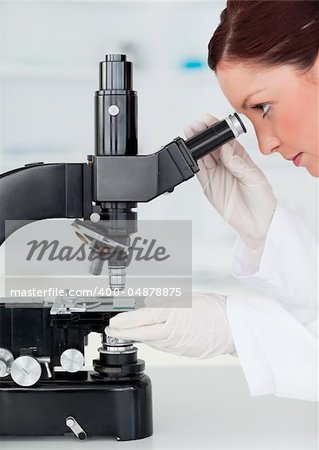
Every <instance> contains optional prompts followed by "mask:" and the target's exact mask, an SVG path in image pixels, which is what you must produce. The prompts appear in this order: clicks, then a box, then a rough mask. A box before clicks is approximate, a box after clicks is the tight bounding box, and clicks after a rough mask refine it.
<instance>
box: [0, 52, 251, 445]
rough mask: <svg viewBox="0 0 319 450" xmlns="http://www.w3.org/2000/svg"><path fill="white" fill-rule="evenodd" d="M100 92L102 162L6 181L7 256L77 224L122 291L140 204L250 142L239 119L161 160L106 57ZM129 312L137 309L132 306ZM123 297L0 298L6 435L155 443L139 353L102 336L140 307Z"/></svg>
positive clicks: (113, 58) (127, 76)
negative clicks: (226, 147) (146, 145)
mask: <svg viewBox="0 0 319 450" xmlns="http://www.w3.org/2000/svg"><path fill="white" fill-rule="evenodd" d="M99 80H100V83H99V89H98V90H97V91H96V93H95V153H94V155H91V156H88V158H87V161H86V162H82V163H53V164H44V163H42V162H41V163H32V164H27V165H26V166H25V167H22V168H18V169H15V170H12V171H9V172H7V173H3V174H2V175H0V245H2V244H3V243H4V241H5V240H6V239H8V237H10V236H11V235H12V234H13V233H15V232H16V231H18V230H20V229H21V228H22V227H24V226H25V225H27V224H29V223H30V222H35V221H40V220H44V219H61V218H65V219H74V222H73V228H74V232H75V233H76V235H77V236H78V237H79V238H80V239H81V241H82V242H83V243H84V244H85V245H86V246H87V247H88V248H89V249H90V254H91V255H94V258H91V261H90V267H89V271H90V273H91V274H93V275H95V276H102V275H101V274H102V272H103V266H104V265H105V264H106V263H107V265H108V276H109V286H110V289H111V290H113V291H115V290H120V291H121V290H123V289H124V288H125V284H126V271H127V270H129V267H128V265H129V258H128V254H129V249H130V246H131V237H132V235H133V234H134V233H136V231H137V224H138V222H137V212H136V208H137V204H138V203H139V202H149V201H151V200H153V199H155V198H157V197H159V196H160V195H162V194H164V193H167V192H172V191H173V190H174V188H175V187H176V186H178V185H179V184H181V183H183V182H184V181H186V180H188V179H190V178H192V177H193V176H194V175H195V174H196V172H198V170H199V167H198V165H197V160H198V159H199V158H202V157H203V156H204V155H206V154H208V153H210V152H212V151H214V150H215V149H217V148H219V147H220V146H221V145H223V144H225V143H226V142H229V141H231V140H232V139H234V138H237V137H238V136H239V135H240V134H242V133H244V132H246V130H245V127H244V125H243V123H242V122H241V120H240V118H239V116H238V115H237V114H234V115H230V116H229V117H227V118H226V119H225V120H221V121H220V122H218V123H216V124H215V125H213V126H212V127H210V128H208V129H206V130H205V131H203V132H201V133H199V134H197V135H195V136H194V137H192V138H191V139H188V140H184V139H182V138H181V137H177V138H176V139H174V140H173V141H172V142H170V143H169V144H167V145H165V146H164V147H162V148H161V149H160V150H158V151H157V152H156V153H153V154H148V155H138V140H137V94H136V92H135V91H134V90H133V87H132V63H131V62H129V61H127V59H126V56H125V55H121V54H109V55H106V58H105V60H104V61H102V62H101V63H100V65H99ZM130 301H131V303H130ZM130 301H127V302H126V303H125V304H124V306H123V299H122V303H121V301H120V300H119V299H118V298H117V297H116V296H107V297H103V298H77V297H72V296H68V295H65V296H60V297H59V296H58V297H56V298H55V299H54V301H52V302H49V301H47V300H45V299H43V301H39V299H38V298H28V300H27V302H25V301H24V302H18V301H16V299H12V298H11V299H10V298H3V299H0V436H64V435H68V434H70V435H74V436H76V437H77V438H79V439H85V438H87V437H90V436H91V437H93V436H111V437H115V438H117V439H118V440H123V441H125V440H132V439H141V438H145V437H148V436H150V435H151V434H152V432H153V421H152V390H151V381H150V378H149V377H148V376H147V375H146V374H145V362H144V361H143V360H141V359H138V357H137V348H136V347H134V343H133V342H128V341H122V340H118V339H114V338H112V337H110V336H107V335H106V334H105V331H104V330H105V327H106V326H107V325H109V321H110V319H111V318H112V317H113V316H115V315H116V314H119V313H121V312H122V311H129V310H131V309H134V308H137V307H139V306H141V305H140V299H135V300H134V302H133V304H132V301H133V300H132V299H130ZM91 332H96V333H99V334H100V335H101V338H102V345H101V347H100V348H99V358H98V359H96V360H94V361H93V370H85V369H84V364H85V361H84V349H85V346H86V345H87V339H88V335H89V334H90V333H91Z"/></svg>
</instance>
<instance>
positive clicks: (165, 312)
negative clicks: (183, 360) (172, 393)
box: [105, 293, 235, 359]
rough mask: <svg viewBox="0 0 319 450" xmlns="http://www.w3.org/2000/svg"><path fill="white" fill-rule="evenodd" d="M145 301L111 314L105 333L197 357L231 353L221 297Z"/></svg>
mask: <svg viewBox="0 0 319 450" xmlns="http://www.w3.org/2000/svg"><path fill="white" fill-rule="evenodd" d="M145 304H146V307H143V308H140V309H138V310H135V311H130V312H125V313H121V314H118V315H117V316H115V317H113V318H112V319H111V320H110V326H108V327H106V328H105V333H106V334H107V335H108V336H113V337H115V338H120V339H126V340H132V341H140V342H144V343H146V344H148V345H149V346H151V347H153V348H155V349H158V350H163V351H165V352H168V353H173V354H175V355H180V356H189V357H192V358H197V359H203V358H212V357H214V356H217V355H222V354H227V353H231V354H233V353H235V347H234V344H233V340H232V336H231V331H230V328H229V324H228V320H227V316H226V298H225V297H223V296H221V295H217V294H206V293H193V295H192V301H191V300H190V299H188V300H174V301H172V300H167V299H165V300H164V301H163V300H162V301H161V302H159V300H158V299H157V300H156V299H154V298H153V297H148V298H146V300H145Z"/></svg>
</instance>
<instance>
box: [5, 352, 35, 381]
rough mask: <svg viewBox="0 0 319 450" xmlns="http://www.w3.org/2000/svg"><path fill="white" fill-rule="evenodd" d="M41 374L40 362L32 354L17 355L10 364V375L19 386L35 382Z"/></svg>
mask: <svg viewBox="0 0 319 450" xmlns="http://www.w3.org/2000/svg"><path fill="white" fill-rule="evenodd" d="M41 374H42V369H41V366H40V363H39V362H38V361H37V360H36V359H35V358H34V357H33V356H27V355H26V356H19V358H17V359H16V360H15V361H14V362H13V364H12V366H11V371H10V375H11V378H12V379H13V381H14V382H15V383H16V384H18V385H19V386H23V387H29V386H33V385H34V384H36V383H37V382H38V381H39V380H40V378H41Z"/></svg>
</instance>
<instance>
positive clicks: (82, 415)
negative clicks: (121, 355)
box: [0, 372, 153, 441]
mask: <svg viewBox="0 0 319 450" xmlns="http://www.w3.org/2000/svg"><path fill="white" fill-rule="evenodd" d="M59 378H60V379H59ZM81 378H82V379H81ZM68 417H72V418H74V419H75V420H76V422H77V423H78V424H79V426H80V429H83V431H84V433H82V432H80V433H77V437H78V438H79V439H85V438H86V437H90V436H114V437H115V438H117V439H118V440H122V441H127V440H132V439H142V438H145V437H148V436H151V435H152V433H153V424H152V422H153V421H152V388H151V381H150V379H149V377H148V376H147V375H145V374H141V375H139V376H136V377H134V378H133V379H125V380H115V379H113V380H106V379H105V378H104V379H103V378H95V377H94V373H92V372H89V373H88V372H79V373H77V374H74V375H72V374H66V373H64V372H63V373H62V372H60V373H57V374H56V377H55V379H54V380H51V381H43V382H41V383H39V384H38V385H36V386H33V387H29V388H23V387H19V386H17V385H15V384H14V383H13V382H12V381H11V380H10V379H9V377H8V378H7V379H2V380H1V381H0V418H1V419H0V436H64V435H67V434H70V433H71V434H72V431H71V429H70V428H69V427H68V426H67V425H66V419H67V418H68ZM74 434H75V435H76V433H74Z"/></svg>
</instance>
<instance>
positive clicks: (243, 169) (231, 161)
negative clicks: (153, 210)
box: [185, 114, 277, 255]
mask: <svg viewBox="0 0 319 450" xmlns="http://www.w3.org/2000/svg"><path fill="white" fill-rule="evenodd" d="M218 120H219V119H217V118H216V117H214V116H212V115H211V114H205V115H204V117H203V119H202V121H201V122H199V121H195V122H193V123H192V124H191V125H189V126H187V127H186V128H185V135H186V138H187V139H189V138H191V137H192V136H194V135H195V134H197V133H199V132H200V131H203V130H205V129H206V128H208V127H210V126H212V125H213V124H214V123H216V122H218ZM198 165H199V168H200V171H199V172H198V173H197V177H198V179H199V181H200V183H201V185H202V188H203V191H204V193H205V195H206V197H207V198H208V200H209V201H210V203H211V204H212V205H213V206H214V208H215V209H216V210H217V211H218V212H219V213H220V214H221V216H222V217H223V218H224V219H225V220H226V222H228V223H229V224H230V225H231V226H232V227H233V228H235V229H236V230H237V231H238V233H239V234H240V236H241V238H242V239H243V240H244V242H245V243H246V244H247V245H248V247H250V249H251V250H252V251H253V252H255V253H256V255H260V253H262V251H263V248H264V245H265V240H266V235H267V232H268V229H269V226H270V223H271V220H272V217H273V214H274V212H275V209H276V204H277V201H276V198H275V197H274V195H273V192H272V187H271V185H270V184H269V182H268V180H267V178H266V177H265V175H264V174H263V173H262V172H261V170H259V168H258V167H257V166H256V165H255V163H254V162H253V161H252V160H251V158H250V157H249V155H248V153H247V152H246V151H245V149H244V148H243V147H242V146H241V145H240V144H239V143H238V142H237V141H236V140H233V141H231V142H229V143H227V144H225V145H223V146H222V147H221V149H219V150H215V151H214V152H212V153H210V154H208V155H206V156H204V157H203V158H201V159H200V160H198Z"/></svg>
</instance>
